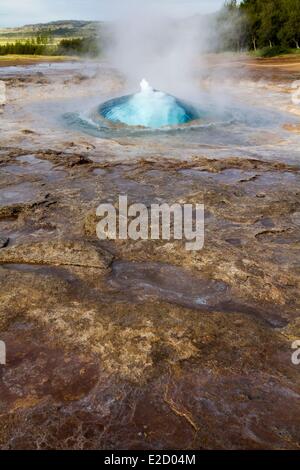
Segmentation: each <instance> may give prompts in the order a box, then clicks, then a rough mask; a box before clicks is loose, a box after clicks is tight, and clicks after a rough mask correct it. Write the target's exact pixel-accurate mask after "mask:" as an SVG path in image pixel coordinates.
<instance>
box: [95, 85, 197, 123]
mask: <svg viewBox="0 0 300 470" xmlns="http://www.w3.org/2000/svg"><path fill="white" fill-rule="evenodd" d="M99 112H100V114H101V115H102V116H103V117H105V118H106V119H109V120H110V121H113V122H116V123H123V124H127V125H128V126H144V127H152V128H159V127H164V126H175V125H178V124H185V123H187V122H189V121H192V120H194V119H197V118H198V117H199V116H198V114H197V112H196V110H195V109H193V107H192V106H190V105H188V104H187V103H185V102H183V101H181V100H179V99H177V98H175V97H174V96H171V95H168V94H166V93H163V92H162V91H157V90H154V89H153V88H152V87H151V86H150V85H149V83H148V82H147V81H146V80H145V79H144V80H142V82H141V91H140V92H139V93H136V94H135V95H129V96H122V97H121V98H115V99H113V100H110V101H107V102H106V103H104V104H103V105H101V106H100V109H99Z"/></svg>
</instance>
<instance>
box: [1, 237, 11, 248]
mask: <svg viewBox="0 0 300 470" xmlns="http://www.w3.org/2000/svg"><path fill="white" fill-rule="evenodd" d="M8 243H9V238H5V237H0V248H5V247H6V246H7V245H8Z"/></svg>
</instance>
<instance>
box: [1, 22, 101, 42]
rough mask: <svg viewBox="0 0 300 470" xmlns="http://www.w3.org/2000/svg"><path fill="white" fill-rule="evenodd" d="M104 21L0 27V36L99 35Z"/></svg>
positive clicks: (60, 36) (64, 36) (65, 36)
mask: <svg viewBox="0 0 300 470" xmlns="http://www.w3.org/2000/svg"><path fill="white" fill-rule="evenodd" d="M103 27H104V23H102V22H99V21H75V20H74V21H72V20H68V21H52V22H50V23H38V24H31V25H25V26H21V27H17V28H0V38H11V39H14V38H16V39H17V38H28V37H32V36H36V35H38V34H45V35H48V36H49V35H51V36H53V37H58V38H67V37H91V36H98V35H99V33H100V31H101V30H103Z"/></svg>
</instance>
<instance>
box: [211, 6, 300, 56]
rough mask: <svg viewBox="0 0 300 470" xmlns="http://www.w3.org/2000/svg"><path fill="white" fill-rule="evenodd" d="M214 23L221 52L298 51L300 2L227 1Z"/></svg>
mask: <svg viewBox="0 0 300 470" xmlns="http://www.w3.org/2000/svg"><path fill="white" fill-rule="evenodd" d="M217 21H218V27H219V29H220V31H221V41H220V47H221V48H222V49H224V50H228V49H229V50H242V49H250V50H254V51H257V50H258V49H270V50H271V49H274V52H275V51H279V50H280V49H282V50H284V49H285V50H287V51H288V49H292V48H294V49H300V0H241V1H238V0H229V1H227V2H226V3H225V6H224V8H223V9H222V11H221V12H220V14H219V15H218V19H217Z"/></svg>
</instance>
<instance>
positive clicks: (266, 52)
mask: <svg viewBox="0 0 300 470" xmlns="http://www.w3.org/2000/svg"><path fill="white" fill-rule="evenodd" d="M249 54H250V55H251V56H253V57H258V58H273V57H282V56H292V55H297V56H298V55H299V56H300V49H290V48H286V47H281V46H274V47H265V48H263V49H258V50H257V51H250V52H249Z"/></svg>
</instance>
